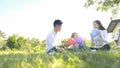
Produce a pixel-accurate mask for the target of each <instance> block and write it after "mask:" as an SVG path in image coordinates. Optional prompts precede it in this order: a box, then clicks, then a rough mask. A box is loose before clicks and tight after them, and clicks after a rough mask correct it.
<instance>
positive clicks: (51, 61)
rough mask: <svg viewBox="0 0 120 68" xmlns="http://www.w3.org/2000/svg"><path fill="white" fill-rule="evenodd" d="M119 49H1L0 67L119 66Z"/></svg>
mask: <svg viewBox="0 0 120 68" xmlns="http://www.w3.org/2000/svg"><path fill="white" fill-rule="evenodd" d="M119 64H120V51H117V52H105V51H98V52H86V51H78V52H73V51H64V52H61V53H56V54H55V55H52V56H50V55H47V54H45V53H44V51H40V52H25V51H10V50H8V51H1V52H0V68H120V65H119Z"/></svg>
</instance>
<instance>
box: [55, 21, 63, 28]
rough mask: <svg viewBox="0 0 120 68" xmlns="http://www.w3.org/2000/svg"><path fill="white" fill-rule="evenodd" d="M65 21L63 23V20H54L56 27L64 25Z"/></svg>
mask: <svg viewBox="0 0 120 68" xmlns="http://www.w3.org/2000/svg"><path fill="white" fill-rule="evenodd" d="M62 24H63V23H62V21H61V20H55V21H54V24H53V25H54V27H55V26H56V25H62Z"/></svg>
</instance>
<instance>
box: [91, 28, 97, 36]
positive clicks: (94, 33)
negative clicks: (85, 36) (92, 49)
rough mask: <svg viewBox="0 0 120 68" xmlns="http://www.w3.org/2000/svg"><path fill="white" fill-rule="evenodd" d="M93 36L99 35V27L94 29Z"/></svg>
mask: <svg viewBox="0 0 120 68" xmlns="http://www.w3.org/2000/svg"><path fill="white" fill-rule="evenodd" d="M92 36H93V37H96V36H98V29H93V30H92Z"/></svg>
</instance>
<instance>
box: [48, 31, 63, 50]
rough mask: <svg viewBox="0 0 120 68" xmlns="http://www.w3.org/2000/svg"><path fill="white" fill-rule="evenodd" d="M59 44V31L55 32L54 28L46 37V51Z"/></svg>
mask: <svg viewBox="0 0 120 68" xmlns="http://www.w3.org/2000/svg"><path fill="white" fill-rule="evenodd" d="M60 45H61V38H60V35H59V32H58V33H56V32H55V31H54V30H53V31H51V32H50V33H49V34H48V35H47V39H46V52H48V51H49V50H50V49H52V48H53V47H56V46H60Z"/></svg>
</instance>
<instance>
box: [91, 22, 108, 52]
mask: <svg viewBox="0 0 120 68" xmlns="http://www.w3.org/2000/svg"><path fill="white" fill-rule="evenodd" d="M93 28H94V29H93V30H92V33H91V34H90V35H91V40H92V45H93V48H91V49H96V50H99V49H103V50H110V46H109V44H108V41H107V31H106V29H105V28H104V27H103V25H102V24H101V22H100V21H99V20H96V21H94V22H93ZM95 30H96V31H95Z"/></svg>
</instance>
